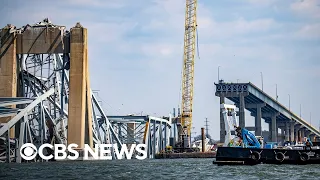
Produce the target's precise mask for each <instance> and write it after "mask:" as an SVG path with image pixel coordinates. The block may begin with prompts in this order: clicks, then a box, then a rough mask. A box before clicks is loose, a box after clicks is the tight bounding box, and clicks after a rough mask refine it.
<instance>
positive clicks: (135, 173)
mask: <svg viewBox="0 0 320 180" xmlns="http://www.w3.org/2000/svg"><path fill="white" fill-rule="evenodd" d="M319 169H320V165H265V164H264V165H256V166H216V165H213V164H212V159H150V160H142V161H140V160H114V161H68V162H45V163H24V164H15V163H11V164H6V163H3V164H0V179H6V180H7V179H33V180H35V179H39V180H42V179H96V180H99V179H152V180H157V179H188V180H189V179H237V180H241V179H245V180H247V179H273V180H275V179H303V180H306V179H320V170H319Z"/></svg>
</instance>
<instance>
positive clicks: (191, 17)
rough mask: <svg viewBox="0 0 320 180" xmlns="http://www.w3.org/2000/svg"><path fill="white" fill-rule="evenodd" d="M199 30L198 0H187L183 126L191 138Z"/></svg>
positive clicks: (183, 76) (182, 106) (182, 107)
mask: <svg viewBox="0 0 320 180" xmlns="http://www.w3.org/2000/svg"><path fill="white" fill-rule="evenodd" d="M196 30H197V0H186V16H185V33H184V54H183V75H182V105H181V110H182V112H181V124H182V127H184V128H185V135H187V136H188V137H190V135H191V127H192V105H193V82H194V77H193V76H194V58H195V57H194V56H195V44H196Z"/></svg>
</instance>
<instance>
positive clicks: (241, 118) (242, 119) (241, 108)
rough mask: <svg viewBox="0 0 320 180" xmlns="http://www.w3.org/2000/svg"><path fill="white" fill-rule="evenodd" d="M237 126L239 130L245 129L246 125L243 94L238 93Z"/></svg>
mask: <svg viewBox="0 0 320 180" xmlns="http://www.w3.org/2000/svg"><path fill="white" fill-rule="evenodd" d="M239 126H240V127H241V128H245V127H246V123H245V101H244V94H243V93H240V106H239Z"/></svg>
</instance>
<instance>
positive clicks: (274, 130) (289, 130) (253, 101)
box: [215, 81, 320, 142]
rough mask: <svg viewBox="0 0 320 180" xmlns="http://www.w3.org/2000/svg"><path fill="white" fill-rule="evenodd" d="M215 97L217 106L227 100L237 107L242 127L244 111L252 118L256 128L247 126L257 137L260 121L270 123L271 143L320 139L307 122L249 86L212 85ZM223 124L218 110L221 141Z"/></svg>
mask: <svg viewBox="0 0 320 180" xmlns="http://www.w3.org/2000/svg"><path fill="white" fill-rule="evenodd" d="M215 86H216V92H215V95H216V96H218V97H220V104H223V103H225V99H226V98H227V99H229V100H231V101H232V102H234V103H235V105H236V106H237V107H238V108H239V111H238V113H237V115H238V116H239V126H240V127H242V128H244V127H246V126H245V123H246V122H245V109H246V110H248V111H249V112H250V115H251V116H254V117H255V127H246V128H247V129H249V130H252V131H255V135H256V136H262V128H261V122H262V119H264V121H265V122H266V123H268V124H269V137H268V139H269V140H270V141H272V142H283V141H291V142H293V141H295V142H297V141H301V138H303V137H305V136H309V137H311V138H312V139H315V138H316V137H320V131H319V130H318V129H316V128H315V127H313V126H312V125H311V124H309V123H307V122H306V121H305V120H303V119H302V118H301V117H299V116H297V115H296V114H294V113H293V112H292V111H291V110H289V109H288V108H286V107H285V106H284V105H282V104H280V103H279V102H278V101H277V100H275V99H273V98H272V97H271V96H269V95H268V94H267V93H265V92H263V91H262V90H261V89H259V88H258V87H257V86H255V85H254V84H252V83H250V82H249V83H226V82H223V81H220V82H219V83H218V84H215ZM279 129H281V134H280V135H279ZM225 133H226V132H225V125H224V120H223V115H222V111H221V109H220V142H224V137H225Z"/></svg>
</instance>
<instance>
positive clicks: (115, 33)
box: [0, 0, 320, 139]
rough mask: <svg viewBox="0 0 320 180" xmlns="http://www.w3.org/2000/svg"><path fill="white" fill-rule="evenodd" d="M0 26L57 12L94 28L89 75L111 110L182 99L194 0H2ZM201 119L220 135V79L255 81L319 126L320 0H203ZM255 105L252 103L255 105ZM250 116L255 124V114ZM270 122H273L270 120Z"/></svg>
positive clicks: (158, 110)
mask: <svg viewBox="0 0 320 180" xmlns="http://www.w3.org/2000/svg"><path fill="white" fill-rule="evenodd" d="M0 1H1V6H0V17H1V19H0V27H4V26H5V25H7V24H13V25H15V26H17V27H21V26H23V25H26V24H34V23H36V22H39V21H41V20H42V19H44V18H47V17H48V18H49V19H50V20H51V21H52V23H53V24H57V25H64V26H66V27H67V29H70V28H72V27H74V26H75V25H76V23H77V22H80V24H81V25H83V26H84V27H86V28H87V29H88V38H89V39H88V43H89V47H88V48H89V62H90V65H89V66H90V67H89V68H90V76H91V77H90V78H91V86H92V89H93V90H99V93H98V98H99V99H100V100H101V101H102V107H103V108H104V110H105V111H106V113H107V115H126V114H143V115H152V116H168V114H169V113H172V109H173V108H174V107H176V108H177V107H178V106H180V100H181V98H180V96H181V92H180V91H181V70H182V60H183V59H182V58H183V38H184V16H185V14H184V13H185V12H184V10H185V0H135V1H133V0H116V1H112V0H55V1H49V0H29V1H24V0H10V1H9V0H7V1H6V0H0ZM197 13H198V15H197V21H198V34H199V36H198V42H199V49H198V51H199V57H198V56H196V59H195V73H194V101H193V104H194V105H193V127H195V129H194V132H196V133H197V134H199V133H200V128H201V127H204V125H205V118H208V121H209V134H210V135H211V136H212V137H213V138H214V139H219V98H218V97H216V96H215V94H214V93H215V86H214V82H217V79H218V66H220V70H219V76H220V78H221V79H224V80H225V81H226V82H237V81H238V82H252V83H253V84H256V85H257V86H258V87H261V86H262V81H261V73H260V72H262V74H263V87H264V91H265V92H267V93H268V94H270V95H271V96H272V97H275V96H276V84H277V93H278V100H279V102H280V103H282V104H283V105H285V106H288V104H289V95H290V101H291V104H290V106H291V109H292V110H293V111H294V112H295V113H296V114H300V104H301V114H302V118H304V119H306V120H307V122H310V113H311V123H312V125H314V126H315V127H319V126H320V125H319V123H320V117H319V115H318V114H317V112H318V111H319V107H318V106H317V103H316V102H319V101H320V95H319V92H320V0H281V1H280V0H278V1H277V0H214V1H212V0H198V10H197ZM248 114H249V113H247V115H248ZM246 125H248V126H250V125H254V119H253V118H252V117H248V119H247V121H246ZM263 129H265V130H267V129H268V126H267V125H266V124H263Z"/></svg>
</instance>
